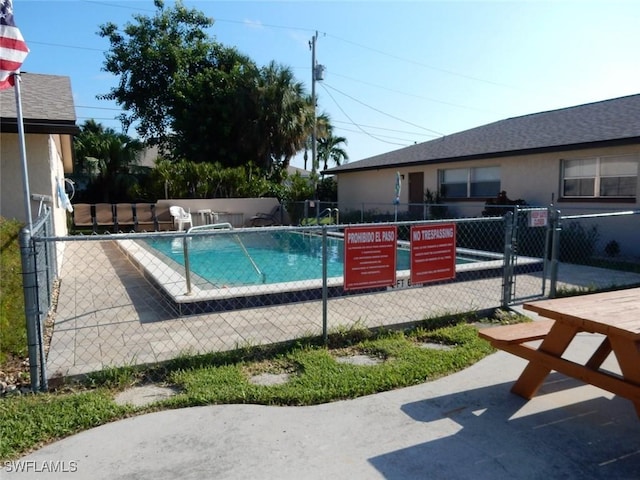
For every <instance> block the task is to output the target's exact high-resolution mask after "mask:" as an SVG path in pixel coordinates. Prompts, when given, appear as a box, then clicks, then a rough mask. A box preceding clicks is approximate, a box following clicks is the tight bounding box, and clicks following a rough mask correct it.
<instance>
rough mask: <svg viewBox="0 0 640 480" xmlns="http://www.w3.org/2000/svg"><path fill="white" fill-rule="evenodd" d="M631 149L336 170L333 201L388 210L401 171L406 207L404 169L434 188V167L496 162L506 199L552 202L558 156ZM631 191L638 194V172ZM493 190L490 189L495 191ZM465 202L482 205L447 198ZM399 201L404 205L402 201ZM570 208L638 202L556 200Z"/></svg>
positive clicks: (633, 150) (636, 148) (632, 150)
mask: <svg viewBox="0 0 640 480" xmlns="http://www.w3.org/2000/svg"><path fill="white" fill-rule="evenodd" d="M620 154H636V155H640V145H632V146H620V147H607V148H592V149H585V150H576V151H567V152H562V153H558V152H550V153H538V154H532V155H521V156H512V157H502V158H490V159H482V160H469V161H461V162H449V163H439V164H431V165H416V166H413V167H400V168H395V167H390V168H387V169H379V170H365V171H357V172H341V173H339V174H338V175H337V179H338V201H339V204H340V208H341V209H345V210H354V209H355V210H359V209H361V208H362V205H363V204H365V208H367V207H368V208H374V206H375V208H377V209H378V210H379V211H381V212H384V211H385V210H386V211H393V209H394V205H393V199H394V198H395V178H396V172H399V173H400V174H401V175H404V179H403V180H402V190H401V192H400V204H401V205H400V209H401V210H406V209H407V207H406V204H407V203H408V199H409V192H408V178H409V173H412V172H423V173H424V189H425V190H426V189H429V190H431V191H433V192H435V191H437V189H438V170H440V169H445V168H468V167H489V166H499V167H500V175H501V180H500V185H501V190H504V191H506V192H507V196H508V197H509V198H511V199H517V198H522V199H524V200H525V201H526V202H527V203H528V204H529V205H536V206H547V205H549V204H550V203H551V202H552V200H553V201H554V203H556V204H557V203H558V198H559V194H560V182H561V179H560V165H561V160H562V159H571V158H582V157H594V156H605V155H620ZM637 191H638V192H639V193H640V176H639V185H638V189H637ZM498 193H499V192H496V195H497V194H498ZM452 203H460V204H464V205H465V206H469V205H475V206H476V207H477V208H478V209H479V211H478V213H480V211H481V210H482V208H483V205H484V199H483V200H478V201H473V200H472V201H469V200H465V201H464V202H460V201H457V202H456V201H453V202H452ZM403 204H405V205H403ZM560 205H564V206H567V207H571V208H579V207H583V208H586V209H593V208H607V209H611V208H623V209H626V208H637V207H638V205H640V203H639V201H638V198H636V203H635V207H632V205H633V204H629V203H627V202H625V203H610V202H606V203H605V202H589V203H588V204H585V202H566V201H562V202H560Z"/></svg>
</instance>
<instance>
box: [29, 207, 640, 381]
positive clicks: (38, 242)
mask: <svg viewBox="0 0 640 480" xmlns="http://www.w3.org/2000/svg"><path fill="white" fill-rule="evenodd" d="M324 208H330V209H333V208H335V207H329V206H327V207H324ZM320 211H322V210H320ZM302 212H303V214H304V213H305V212H304V210H303V211H302ZM541 212H542V213H541ZM307 214H308V212H307ZM532 217H536V218H537V217H545V218H546V219H548V218H549V213H548V209H546V208H543V209H526V210H525V209H521V210H518V209H514V210H513V211H511V210H510V211H508V212H507V214H505V215H503V216H487V217H481V218H456V219H447V220H420V221H410V220H403V221H398V222H387V223H378V224H377V225H385V226H392V227H393V228H394V229H395V232H397V242H396V243H397V254H396V258H395V261H396V262H397V263H396V266H395V275H394V282H393V283H392V284H391V283H389V284H387V285H384V286H376V287H373V288H362V289H360V288H359V289H350V288H345V284H344V279H345V244H344V232H345V228H356V227H366V226H370V225H371V224H370V223H358V222H352V223H351V224H346V223H342V221H343V219H344V218H341V219H340V221H341V223H339V224H337V223H333V224H322V225H317V224H316V225H310V226H296V227H291V226H278V227H262V228H242V229H237V228H221V227H224V225H217V226H216V227H215V228H214V227H211V226H204V227H195V228H192V229H191V230H189V231H188V232H160V233H117V234H106V235H89V236H82V235H79V236H69V237H62V238H54V237H51V236H50V233H49V232H50V231H51V230H47V229H46V228H44V227H42V229H39V230H37V235H34V236H33V238H31V239H29V240H28V241H27V242H26V247H25V249H26V250H23V254H24V255H25V256H26V257H28V258H32V259H33V264H28V265H27V267H25V272H29V271H31V270H30V269H32V270H33V271H34V272H36V273H35V280H34V283H35V285H31V286H29V287H27V286H26V284H27V283H29V282H26V283H25V292H26V291H27V288H30V289H31V290H33V291H36V292H37V294H35V296H33V295H32V296H29V297H28V298H27V300H26V302H27V305H26V311H27V312H28V315H27V316H28V317H29V318H30V314H29V312H30V306H29V305H30V304H33V305H36V304H37V305H38V307H37V311H38V314H39V315H37V317H38V320H33V325H34V328H33V330H34V332H33V333H34V334H33V338H32V336H30V339H29V343H30V353H32V350H33V353H34V358H35V359H36V360H35V362H34V365H36V366H38V368H39V370H38V371H35V372H34V373H36V375H35V376H34V375H33V373H32V386H33V383H34V382H33V379H34V378H37V379H39V383H38V384H37V388H45V389H46V386H47V380H48V379H49V380H50V379H52V378H56V377H67V376H73V375H78V374H85V373H88V372H94V371H99V370H103V369H105V368H108V367H115V366H125V365H140V364H155V363H158V362H162V361H165V360H169V359H173V358H176V357H178V356H181V355H188V354H198V353H206V352H212V351H223V350H231V349H235V348H239V347H247V346H254V345H263V344H274V343H279V342H286V341H290V340H294V339H299V338H303V337H311V336H313V337H315V336H326V335H327V332H330V331H335V330H340V329H349V328H353V327H366V328H375V327H396V326H399V325H403V324H412V323H415V322H420V321H423V320H427V319H430V318H437V317H442V316H447V315H453V314H459V313H468V312H485V311H491V310H493V309H496V308H499V307H506V306H508V305H509V304H511V303H513V302H515V301H518V300H519V299H522V298H531V297H540V296H543V295H545V288H546V285H545V282H546V281H547V277H549V278H551V273H553V272H552V270H553V269H552V268H551V265H552V262H553V260H554V258H553V256H552V252H553V251H554V249H553V248H552V245H551V243H552V240H553V238H554V233H555V232H559V231H560V228H561V227H562V226H563V225H564V224H565V223H564V220H562V219H561V217H560V216H559V215H557V214H555V213H553V212H551V220H552V221H548V222H545V223H544V225H542V224H541V226H535V222H534V223H532V222H531V218H532ZM304 218H312V217H311V216H309V217H304ZM554 218H556V219H557V220H554ZM636 218H637V217H636ZM372 220H373V218H372ZM567 220H568V219H567ZM443 222H444V223H446V224H448V225H452V224H453V225H455V228H456V242H455V250H456V257H457V258H456V265H455V275H454V278H451V279H447V280H438V281H433V282H428V283H422V284H417V285H414V284H412V283H411V261H412V254H411V232H412V227H416V226H425V225H440V224H442V223H443ZM38 225H40V224H38ZM567 228H568V227H567ZM582 228H583V229H584V228H586V229H587V232H589V229H588V228H589V227H582ZM35 231H36V230H35V228H34V232H35ZM561 238H562V240H563V241H566V240H565V238H564V237H561ZM589 238H591V237H589V236H588V235H587V239H589ZM588 245H589V243H587V245H586V246H583V245H582V244H581V243H578V242H575V244H574V245H573V246H572V247H571V248H570V249H569V251H570V252H572V254H573V255H574V256H573V257H571V258H570V259H569V260H561V261H572V259H575V255H576V253H575V252H576V251H581V249H583V248H588ZM562 248H563V247H562V246H560V248H559V251H560V252H562ZM585 255H586V254H585ZM589 255H591V253H589ZM560 258H562V256H561V257H560ZM56 260H57V261H56ZM556 260H557V259H556ZM56 265H61V267H60V269H59V270H58V269H57V268H56ZM555 273H556V278H557V269H556V272H555ZM27 278H29V275H25V281H26V279H27ZM561 281H562V279H561ZM624 281H625V282H627V283H628V282H629V279H628V278H626V279H625V280H624ZM638 281H639V282H640V275H639V276H638ZM45 299H46V302H45ZM34 302H35V303H34ZM47 313H48V314H49V317H48V318H49V320H48V321H47V322H44V317H45V316H46V314H47ZM34 318H35V317H34ZM28 323H29V320H28ZM45 323H46V328H45V325H44V324H45ZM43 330H44V331H43ZM32 340H33V342H34V348H33V349H32V348H31V347H32V345H31V343H32ZM45 350H46V353H45Z"/></svg>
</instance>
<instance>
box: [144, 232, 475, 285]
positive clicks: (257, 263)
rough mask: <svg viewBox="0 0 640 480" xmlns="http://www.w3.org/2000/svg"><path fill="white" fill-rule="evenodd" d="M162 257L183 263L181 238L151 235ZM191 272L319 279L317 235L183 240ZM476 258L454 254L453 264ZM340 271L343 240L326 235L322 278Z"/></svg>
mask: <svg viewBox="0 0 640 480" xmlns="http://www.w3.org/2000/svg"><path fill="white" fill-rule="evenodd" d="M148 244H149V246H150V247H152V248H153V249H155V250H157V251H158V252H159V253H160V254H161V255H163V256H166V257H167V258H170V259H171V260H173V261H174V262H176V263H177V264H180V265H182V266H184V265H185V260H184V245H183V240H182V239H178V241H176V239H167V238H160V239H153V240H149V241H148ZM187 247H188V256H189V267H190V270H191V272H193V273H194V274H196V275H198V276H199V277H200V278H202V279H204V280H206V281H208V282H210V283H211V284H212V285H213V286H218V287H231V286H240V285H260V284H274V283H282V282H297V281H304V280H314V279H318V278H322V237H320V236H318V235H310V234H308V233H307V234H303V233H299V232H287V231H284V232H248V233H242V234H238V233H233V234H229V233H225V234H217V235H213V236H198V237H193V238H189V239H188V240H187ZM409 255H410V254H409V249H408V248H406V247H405V248H398V250H397V259H396V260H397V263H396V265H397V270H399V271H403V270H409V265H410V256H409ZM475 261H477V260H474V259H472V258H468V257H459V258H457V259H456V263H457V264H463V263H472V262H475ZM343 272H344V241H343V239H342V238H341V237H337V236H329V237H327V276H328V277H341V276H342V275H343Z"/></svg>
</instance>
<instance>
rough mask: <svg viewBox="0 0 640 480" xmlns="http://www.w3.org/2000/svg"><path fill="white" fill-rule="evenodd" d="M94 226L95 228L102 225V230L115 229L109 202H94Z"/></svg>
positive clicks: (111, 207)
mask: <svg viewBox="0 0 640 480" xmlns="http://www.w3.org/2000/svg"><path fill="white" fill-rule="evenodd" d="M95 212H96V213H95V220H96V221H95V226H96V229H97V228H100V227H103V229H104V230H107V231H110V230H111V231H113V230H115V226H116V222H115V218H114V215H113V205H112V204H110V203H96V204H95Z"/></svg>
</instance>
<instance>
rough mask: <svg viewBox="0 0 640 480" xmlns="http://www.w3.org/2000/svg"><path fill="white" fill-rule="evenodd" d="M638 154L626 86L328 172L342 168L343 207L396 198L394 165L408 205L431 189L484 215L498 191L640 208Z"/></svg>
mask: <svg viewBox="0 0 640 480" xmlns="http://www.w3.org/2000/svg"><path fill="white" fill-rule="evenodd" d="M639 163H640V95H630V96H625V97H620V98H614V99H611V100H604V101H600V102H595V103H589V104H585V105H578V106H575V107H569V108H563V109H559V110H552V111H546V112H540V113H534V114H531V115H524V116H521V117H514V118H508V119H506V120H501V121H498V122H495V123H490V124H488V125H484V126H480V127H477V128H472V129H470V130H465V131H462V132H459V133H455V134H453V135H447V136H444V137H442V138H438V139H435V140H431V141H428V142H424V143H420V144H417V145H412V146H410V147H406V148H403V149H399V150H395V151H392V152H389V153H384V154H381V155H376V156H374V157H370V158H366V159H363V160H360V161H357V162H352V163H347V164H345V165H342V166H339V167H335V168H331V169H329V170H327V171H325V172H323V173H325V174H332V175H336V177H337V181H338V200H339V205H340V210H341V211H344V210H358V209H361V208H362V206H363V205H365V208H366V205H367V204H370V205H375V204H377V205H378V206H380V204H381V203H386V204H387V205H391V203H392V201H393V199H394V197H395V193H394V190H395V188H394V179H395V176H396V172H399V173H400V176H401V178H402V188H401V194H400V206H399V208H400V209H401V210H404V211H407V210H408V209H410V208H418V209H419V206H418V205H414V206H413V207H411V206H410V204H412V203H413V204H422V203H424V201H425V192H426V190H427V189H428V190H429V191H431V192H438V193H439V194H440V196H441V197H442V202H443V203H446V204H448V205H450V206H451V207H450V208H451V210H453V212H454V213H455V210H456V206H458V207H460V209H463V208H464V211H465V213H466V214H469V212H470V211H471V210H473V209H474V208H475V212H476V214H480V212H481V211H482V209H483V207H484V204H485V202H486V201H487V200H488V199H490V198H496V197H497V195H498V194H499V192H502V191H506V192H507V196H508V197H509V198H511V199H523V200H525V201H526V202H527V204H529V205H536V206H547V205H549V204H550V203H551V202H553V203H554V205H556V206H557V207H558V208H559V209H561V210H562V209H566V210H570V211H586V210H589V211H593V210H594V209H599V208H606V209H623V210H637V209H638V208H639V207H640V202H639V200H638V193H639V192H640V184H639V181H638V169H639V167H638V165H639ZM631 221H632V222H635V223H640V217H639V216H634V217H632V220H631ZM627 223H628V222H627ZM634 234H635V235H638V236H640V231H638V232H636V233H634ZM630 235H631V234H628V235H626V236H627V237H628V239H629V240H630V241H631V240H632V238H633V237H631V236H630ZM638 236H636V237H635V239H636V241H635V243H636V244H640V242H637V238H638ZM639 254H640V252H639Z"/></svg>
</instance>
